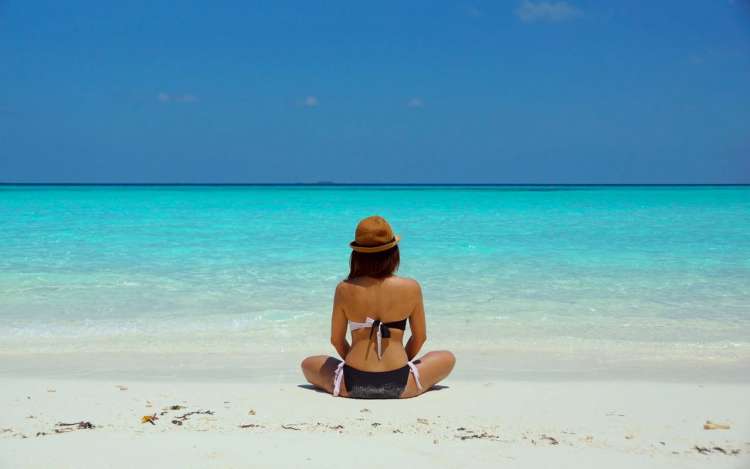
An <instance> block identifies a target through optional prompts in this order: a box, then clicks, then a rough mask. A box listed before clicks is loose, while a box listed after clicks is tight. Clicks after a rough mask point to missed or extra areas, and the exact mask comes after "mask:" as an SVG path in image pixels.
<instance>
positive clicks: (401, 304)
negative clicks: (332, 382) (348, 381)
mask: <svg viewBox="0 0 750 469" xmlns="http://www.w3.org/2000/svg"><path fill="white" fill-rule="evenodd" d="M336 303H337V305H338V306H339V307H340V308H341V309H342V310H343V312H344V316H345V317H346V319H347V320H349V321H353V322H365V321H366V320H367V318H368V317H369V318H372V319H378V320H380V321H382V322H384V323H390V322H397V321H402V320H404V319H410V318H411V316H412V314H413V313H414V312H415V311H416V310H418V309H420V308H421V292H420V288H419V284H418V283H417V282H416V281H414V280H412V279H408V278H402V277H397V276H391V277H387V278H385V279H373V278H369V277H360V278H354V279H350V280H345V281H343V282H341V283H340V284H339V286H338V287H337V289H336ZM371 331H372V329H371V328H364V329H358V330H356V331H353V332H352V346H351V349H350V350H349V353H348V354H347V356H346V361H347V363H349V364H350V365H351V366H353V367H355V368H357V369H360V370H363V371H388V370H394V369H397V368H400V367H402V366H404V363H405V362H406V361H407V360H408V357H407V352H406V349H405V348H404V345H403V337H404V331H402V330H400V329H396V328H390V333H391V337H390V338H387V339H384V340H383V341H382V358H381V359H378V356H377V349H376V342H375V340H371V339H370V333H371Z"/></svg>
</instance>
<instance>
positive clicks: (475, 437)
mask: <svg viewBox="0 0 750 469" xmlns="http://www.w3.org/2000/svg"><path fill="white" fill-rule="evenodd" d="M459 438H460V439H461V441H465V440H499V439H500V437H499V436H497V435H493V434H492V433H487V432H482V433H472V434H471V435H461V436H459Z"/></svg>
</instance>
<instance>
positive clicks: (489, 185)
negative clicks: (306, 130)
mask: <svg viewBox="0 0 750 469" xmlns="http://www.w3.org/2000/svg"><path fill="white" fill-rule="evenodd" d="M748 185H750V182H719V183H710V182H708V183H702V182H701V183H661V182H659V183H589V182H582V183H555V182H519V183H513V182H511V183H507V182H502V183H494V182H490V183H471V182H469V183H455V182H434V183H429V182H333V181H320V182H0V186H315V187H321V186H322V187H325V186H344V187H346V186H375V187H377V186H383V187H385V186H445V187H450V186H454V187H462V186H463V187H472V186H475V187H482V186H483V187H503V186H505V187H514V186H515V187H518V186H588V187H596V186H602V187H604V186H614V187H617V186H662V187H664V186H748Z"/></svg>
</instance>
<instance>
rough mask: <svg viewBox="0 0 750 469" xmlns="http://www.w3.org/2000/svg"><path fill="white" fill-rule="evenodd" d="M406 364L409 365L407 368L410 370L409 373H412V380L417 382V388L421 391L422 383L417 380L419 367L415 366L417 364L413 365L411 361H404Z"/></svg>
mask: <svg viewBox="0 0 750 469" xmlns="http://www.w3.org/2000/svg"><path fill="white" fill-rule="evenodd" d="M406 364H407V365H409V370H411V374H413V375H414V381H415V382H416V383H417V389H419V390H420V391H421V390H422V383H420V382H419V368H417V365H415V364H414V363H413V362H411V361H408V362H406Z"/></svg>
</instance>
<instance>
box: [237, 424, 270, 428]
mask: <svg viewBox="0 0 750 469" xmlns="http://www.w3.org/2000/svg"><path fill="white" fill-rule="evenodd" d="M240 428H266V427H264V426H263V425H259V424H257V423H246V424H243V425H240Z"/></svg>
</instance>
